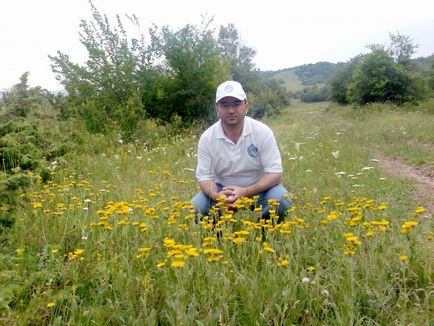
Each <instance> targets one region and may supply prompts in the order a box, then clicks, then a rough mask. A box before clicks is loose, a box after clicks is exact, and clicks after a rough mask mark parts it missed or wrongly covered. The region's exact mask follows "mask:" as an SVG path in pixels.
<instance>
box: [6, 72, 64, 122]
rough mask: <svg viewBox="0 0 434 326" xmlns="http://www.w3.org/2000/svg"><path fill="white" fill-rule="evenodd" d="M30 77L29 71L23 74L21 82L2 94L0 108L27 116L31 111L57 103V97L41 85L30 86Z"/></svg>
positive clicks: (16, 114)
mask: <svg viewBox="0 0 434 326" xmlns="http://www.w3.org/2000/svg"><path fill="white" fill-rule="evenodd" d="M28 77H29V73H28V72H25V73H24V74H22V75H21V77H20V82H19V83H18V84H16V85H14V86H12V87H11V88H10V89H8V90H6V91H5V92H4V93H3V95H2V99H1V102H0V108H1V107H3V108H7V110H6V111H7V113H9V114H10V115H13V116H18V117H25V116H27V115H28V114H29V112H32V111H36V110H38V109H40V108H44V107H53V106H54V105H55V102H56V99H57V97H56V96H54V95H53V94H51V93H49V92H48V91H47V90H46V89H43V88H41V87H39V86H37V87H30V86H29V85H28Z"/></svg>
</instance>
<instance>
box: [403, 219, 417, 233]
mask: <svg viewBox="0 0 434 326" xmlns="http://www.w3.org/2000/svg"><path fill="white" fill-rule="evenodd" d="M416 225H418V223H417V222H416V221H406V222H404V224H402V226H401V234H408V233H410V231H411V230H413V228H414V227H415V226H416Z"/></svg>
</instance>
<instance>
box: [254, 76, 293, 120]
mask: <svg viewBox="0 0 434 326" xmlns="http://www.w3.org/2000/svg"><path fill="white" fill-rule="evenodd" d="M248 98H249V105H250V108H251V110H250V114H255V111H256V110H258V109H263V110H264V112H263V113H266V114H267V115H274V114H279V113H280V112H281V110H282V109H284V108H285V107H287V106H288V105H289V104H290V99H289V94H288V92H287V91H286V89H285V87H284V86H283V82H282V81H279V80H276V79H270V80H263V81H262V83H261V87H259V91H258V92H257V93H250V94H248Z"/></svg>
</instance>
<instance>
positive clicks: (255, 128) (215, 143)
mask: <svg viewBox="0 0 434 326" xmlns="http://www.w3.org/2000/svg"><path fill="white" fill-rule="evenodd" d="M197 156H198V164H197V169H196V178H197V181H198V182H201V181H205V180H214V181H215V182H216V183H220V184H222V185H223V186H239V187H246V186H250V185H252V184H255V183H256V182H257V181H258V180H259V179H260V178H261V177H262V176H263V175H264V174H266V173H281V172H282V171H283V170H282V159H281V157H280V152H279V148H278V147H277V143H276V139H275V137H274V134H273V132H272V131H271V129H270V128H269V127H268V126H266V125H265V124H263V123H262V122H260V121H257V120H254V119H252V118H250V117H245V119H244V126H243V131H242V133H241V136H240V138H239V139H238V142H237V143H236V144H235V143H234V142H233V141H232V140H230V139H229V138H228V137H226V136H225V134H224V132H223V127H222V125H221V121H220V120H219V121H217V122H216V123H215V124H213V125H212V126H211V127H209V128H208V129H207V130H206V131H205V132H204V133H203V134H202V136H201V137H200V139H199V145H198V151H197Z"/></svg>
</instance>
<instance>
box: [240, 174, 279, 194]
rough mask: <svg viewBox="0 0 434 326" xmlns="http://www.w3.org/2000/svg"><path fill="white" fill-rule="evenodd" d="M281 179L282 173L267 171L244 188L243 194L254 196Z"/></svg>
mask: <svg viewBox="0 0 434 326" xmlns="http://www.w3.org/2000/svg"><path fill="white" fill-rule="evenodd" d="M281 181H282V173H267V174H265V175H264V176H263V177H262V178H261V179H259V181H258V182H256V183H255V184H253V185H251V186H248V187H245V188H244V193H245V194H244V196H245V197H252V196H255V195H257V194H259V193H261V192H263V191H265V190H267V189H270V188H271V187H273V186H275V185H277V184H279V183H280V182H281Z"/></svg>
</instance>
